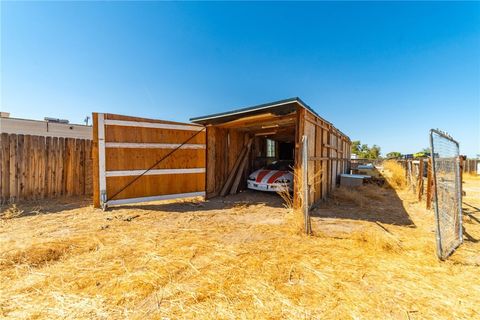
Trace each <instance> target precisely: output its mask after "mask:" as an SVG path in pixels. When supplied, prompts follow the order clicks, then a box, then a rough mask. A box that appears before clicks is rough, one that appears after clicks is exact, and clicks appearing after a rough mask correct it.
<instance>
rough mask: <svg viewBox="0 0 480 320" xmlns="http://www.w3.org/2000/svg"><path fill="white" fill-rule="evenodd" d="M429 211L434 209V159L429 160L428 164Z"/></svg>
mask: <svg viewBox="0 0 480 320" xmlns="http://www.w3.org/2000/svg"><path fill="white" fill-rule="evenodd" d="M427 166H428V168H427V170H428V171H427V199H426V201H427V209H431V208H432V199H433V197H432V191H433V168H432V159H431V158H428V162H427Z"/></svg>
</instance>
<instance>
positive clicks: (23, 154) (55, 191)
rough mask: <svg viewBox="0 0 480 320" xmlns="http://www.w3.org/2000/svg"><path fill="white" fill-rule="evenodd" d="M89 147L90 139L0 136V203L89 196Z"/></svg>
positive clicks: (90, 184)
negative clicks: (67, 196) (62, 196)
mask: <svg viewBox="0 0 480 320" xmlns="http://www.w3.org/2000/svg"><path fill="white" fill-rule="evenodd" d="M66 142H67V143H66ZM91 148H92V142H91V140H84V139H73V138H68V139H65V138H57V137H43V136H31V135H22V134H18V135H17V134H8V133H2V134H1V136H0V174H1V177H0V203H7V202H17V201H22V200H34V199H40V198H52V197H58V196H61V195H89V194H91V193H92V160H91V156H92V150H91ZM66 149H67V150H68V152H65V150H66ZM64 168H68V171H67V170H64ZM67 190H68V192H67Z"/></svg>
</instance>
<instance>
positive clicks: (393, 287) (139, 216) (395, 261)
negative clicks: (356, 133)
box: [0, 184, 480, 319]
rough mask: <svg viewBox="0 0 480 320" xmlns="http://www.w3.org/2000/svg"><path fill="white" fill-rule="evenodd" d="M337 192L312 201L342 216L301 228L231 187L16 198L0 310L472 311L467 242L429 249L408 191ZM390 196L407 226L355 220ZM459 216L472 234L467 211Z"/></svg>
mask: <svg viewBox="0 0 480 320" xmlns="http://www.w3.org/2000/svg"><path fill="white" fill-rule="evenodd" d="M472 187H476V185H475V184H472ZM341 192H344V191H340V194H339V193H337V195H336V197H337V200H338V201H341V202H342V206H341V208H339V207H338V206H337V205H336V204H335V203H334V202H332V203H330V204H327V205H325V207H324V208H323V209H322V210H325V211H327V212H328V211H329V210H332V211H333V210H337V211H341V210H343V211H348V212H350V213H351V214H352V217H353V218H352V219H344V218H334V217H322V218H314V226H313V228H314V231H315V235H314V236H311V237H307V236H304V235H302V234H299V233H297V232H294V231H293V230H292V228H291V226H290V225H289V224H288V223H285V222H286V221H288V217H289V215H290V214H291V211H290V210H289V209H288V208H285V207H283V205H282V203H281V202H280V201H277V200H278V199H277V198H275V197H274V195H265V194H258V193H255V194H253V195H250V198H247V199H250V200H251V199H252V197H253V198H254V200H255V201H256V203H255V204H249V203H246V202H245V201H243V200H242V199H244V198H242V196H243V195H242V194H239V195H237V196H231V197H227V198H226V199H218V200H216V201H211V202H207V203H202V202H198V201H181V202H164V203H162V204H157V205H144V206H131V207H128V206H126V207H123V208H117V209H114V210H112V211H110V212H107V213H103V212H102V211H101V210H96V209H93V208H92V207H90V206H88V205H84V204H83V205H82V204H81V203H80V204H79V205H78V206H77V207H76V208H67V209H65V207H64V206H63V205H60V204H56V203H45V204H43V205H42V212H43V214H37V215H33V216H30V215H28V213H29V212H30V210H31V209H30V208H29V207H28V206H22V208H21V210H23V211H24V212H25V213H26V214H25V215H24V216H22V217H19V218H14V219H8V220H4V221H3V222H2V224H0V283H1V286H0V317H1V318H6V319H14V318H15V319H16V318H20V319H22V318H29V319H30V318H38V319H59V318H70V319H107V318H108V319H123V318H129V319H145V318H149V319H150V318H153V319H164V318H170V319H177V318H184V319H193V318H195V319H217V318H220V319H237V318H243V319H266V318H268V319H279V318H286V319H299V318H300V319H317V318H325V319H380V318H381V319H474V318H479V317H480V314H479V311H478V305H480V295H479V294H478V292H480V291H479V290H480V280H479V278H478V273H479V271H480V267H479V265H480V258H479V255H478V252H479V250H480V246H479V244H478V243H474V242H467V243H465V244H464V245H463V246H462V247H461V248H460V249H459V250H458V252H457V253H455V254H454V255H453V256H452V257H451V259H450V260H448V261H447V262H443V263H442V262H439V261H438V260H437V259H436V256H435V253H434V247H435V246H434V234H433V216H432V213H431V212H428V211H426V210H425V209H424V208H423V205H419V204H417V203H415V201H414V200H412V199H413V198H412V197H411V196H410V194H409V193H408V192H402V191H399V192H398V195H397V194H396V193H395V192H393V191H392V190H390V191H388V189H385V188H379V187H374V186H369V187H366V188H361V189H359V190H357V191H355V192H356V194H355V196H354V197H352V200H351V202H349V201H346V199H345V198H342V197H348V195H347V196H346V194H349V193H348V192H346V191H345V193H343V194H342V193H341ZM350 193H351V191H350ZM396 197H400V198H401V199H400V200H399V201H401V203H402V204H403V206H404V207H405V210H406V212H407V213H408V215H409V216H410V217H411V218H412V220H413V221H414V222H415V227H412V226H404V225H393V224H386V223H381V222H378V223H375V222H372V221H368V220H363V214H364V212H366V211H369V210H370V209H369V208H371V207H382V206H383V207H384V208H388V206H389V204H390V203H392V202H393V201H394V200H395V201H396ZM357 198H361V199H363V200H361V201H360V204H363V206H362V205H360V206H359V205H358V203H357V202H356V201H358V200H355V199H357ZM344 200H345V201H344ZM470 200H471V201H472V205H480V203H478V204H476V203H474V202H473V201H474V199H470ZM368 201H370V202H368ZM479 202H480V201H479ZM369 203H370V204H369ZM359 207H360V208H359ZM379 212H380V210H379ZM132 217H135V218H132ZM129 218H130V219H129ZM379 218H381V217H379ZM467 228H468V231H469V232H470V234H471V235H472V236H473V237H476V238H477V239H478V238H479V237H480V227H479V224H474V223H470V224H468V225H467Z"/></svg>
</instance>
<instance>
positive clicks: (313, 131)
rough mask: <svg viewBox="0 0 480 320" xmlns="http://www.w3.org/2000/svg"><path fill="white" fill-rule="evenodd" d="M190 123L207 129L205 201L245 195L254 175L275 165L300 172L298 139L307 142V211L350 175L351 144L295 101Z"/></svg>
mask: <svg viewBox="0 0 480 320" xmlns="http://www.w3.org/2000/svg"><path fill="white" fill-rule="evenodd" d="M190 120H191V121H192V122H194V123H197V124H201V125H204V126H205V127H206V150H207V152H206V177H205V180H206V181H205V182H206V183H205V186H206V187H205V189H206V197H207V198H212V197H215V196H218V195H222V196H223V195H226V194H228V193H230V194H234V193H236V192H238V191H239V190H242V189H245V188H246V186H247V179H248V176H249V175H250V174H251V173H252V172H253V171H255V170H257V169H260V168H262V167H264V166H266V165H268V164H270V163H271V162H273V161H275V160H293V166H294V168H298V167H300V165H301V155H300V152H301V146H302V137H303V136H305V137H307V138H308V147H307V151H306V152H307V165H308V167H307V172H308V181H307V182H306V184H307V186H306V187H304V188H307V189H308V194H309V196H308V205H309V206H310V205H312V204H314V203H316V202H318V201H320V200H322V199H324V198H325V197H326V195H327V194H328V193H329V192H330V191H331V190H332V187H333V186H335V185H336V184H337V182H338V177H339V174H340V173H344V172H348V169H349V158H350V139H349V138H348V137H347V136H346V135H345V134H343V133H342V132H341V131H339V130H338V129H336V128H335V127H334V126H333V125H332V124H331V123H329V122H327V121H326V120H324V119H322V118H321V117H320V116H319V115H318V114H317V113H316V112H315V111H314V110H313V109H311V108H310V107H309V106H308V105H306V104H305V103H304V102H303V101H302V100H300V99H299V98H292V99H287V100H281V101H276V102H272V103H269V104H264V105H258V106H254V107H249V108H244V109H238V110H234V111H230V112H225V113H220V114H214V115H209V116H204V117H198V118H192V119H190ZM245 155H246V156H245ZM298 188H299V186H297V185H294V189H295V190H298ZM296 195H297V192H294V202H295V203H296V204H295V205H300V203H299V202H298V201H299V199H298V197H296Z"/></svg>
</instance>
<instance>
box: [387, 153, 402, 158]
mask: <svg viewBox="0 0 480 320" xmlns="http://www.w3.org/2000/svg"><path fill="white" fill-rule="evenodd" d="M401 156H402V154H401V153H400V152H398V151H392V152H389V153H387V158H389V159H392V158H400V157H401Z"/></svg>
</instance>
